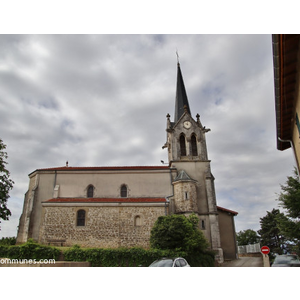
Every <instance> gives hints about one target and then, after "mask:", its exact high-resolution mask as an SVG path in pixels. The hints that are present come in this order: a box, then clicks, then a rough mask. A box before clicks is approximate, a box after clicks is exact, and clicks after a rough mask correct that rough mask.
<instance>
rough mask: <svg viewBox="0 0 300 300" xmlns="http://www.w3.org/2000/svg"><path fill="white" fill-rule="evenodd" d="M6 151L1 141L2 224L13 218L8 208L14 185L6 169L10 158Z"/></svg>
mask: <svg viewBox="0 0 300 300" xmlns="http://www.w3.org/2000/svg"><path fill="white" fill-rule="evenodd" d="M5 149H6V145H5V144H4V143H3V141H2V139H0V223H1V219H2V220H8V219H9V216H11V212H10V210H9V209H8V208H7V200H8V198H9V191H10V190H11V189H12V188H13V184H14V182H13V181H12V180H11V179H10V178H9V176H10V173H9V171H8V170H7V169H6V167H5V165H7V162H6V161H5V160H6V159H7V158H8V156H7V153H6V152H5V151H4V150H5ZM0 229H1V228H0Z"/></svg>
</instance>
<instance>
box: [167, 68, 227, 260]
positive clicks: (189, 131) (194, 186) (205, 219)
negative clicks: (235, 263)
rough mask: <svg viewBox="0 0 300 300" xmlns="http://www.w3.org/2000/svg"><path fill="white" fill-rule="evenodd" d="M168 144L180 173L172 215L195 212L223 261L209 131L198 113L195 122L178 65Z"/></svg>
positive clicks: (173, 165) (175, 181) (175, 183)
mask: <svg viewBox="0 0 300 300" xmlns="http://www.w3.org/2000/svg"><path fill="white" fill-rule="evenodd" d="M166 131H167V141H166V143H165V145H164V146H163V148H167V149H168V159H169V166H170V168H173V169H176V170H177V174H176V176H175V175H174V178H172V185H173V190H174V195H173V197H172V198H170V200H171V202H172V203H171V205H170V207H171V213H180V214H186V215H188V214H191V213H195V214H196V215H197V216H198V218H199V226H200V229H201V230H202V231H203V233H204V235H205V237H206V238H207V239H208V241H209V242H210V244H211V248H212V249H213V250H215V251H217V253H218V257H219V261H222V260H223V251H222V249H221V242H220V230H219V221H218V212H217V204H216V195H215V187H214V177H213V175H212V173H211V169H210V160H208V154H207V147H206V139H205V134H206V133H207V132H209V131H210V129H206V128H205V126H202V124H201V122H200V116H199V114H197V115H196V120H195V119H194V118H193V117H192V115H191V110H190V106H189V102H188V97H187V94H186V90H185V85H184V81H183V77H182V73H181V68H180V64H179V62H178V63H177V85H176V97H175V115H174V121H173V122H172V121H171V116H170V115H169V114H167V128H166Z"/></svg>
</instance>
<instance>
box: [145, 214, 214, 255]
mask: <svg viewBox="0 0 300 300" xmlns="http://www.w3.org/2000/svg"><path fill="white" fill-rule="evenodd" d="M198 222H199V220H198V218H197V216H196V215H195V214H192V215H190V216H189V217H186V216H184V215H170V216H161V217H158V219H157V220H156V222H155V224H154V226H153V228H152V230H151V236H150V244H151V247H152V248H157V249H170V250H175V249H178V250H179V249H180V250H183V251H188V252H190V253H191V252H194V251H205V250H206V249H207V248H208V246H209V244H208V242H207V240H206V238H205V237H204V235H203V233H202V232H201V231H200V229H199V228H198Z"/></svg>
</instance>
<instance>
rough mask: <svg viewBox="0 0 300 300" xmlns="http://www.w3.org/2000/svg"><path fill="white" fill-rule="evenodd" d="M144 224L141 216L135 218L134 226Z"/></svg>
mask: <svg viewBox="0 0 300 300" xmlns="http://www.w3.org/2000/svg"><path fill="white" fill-rule="evenodd" d="M141 225H142V220H141V217H140V216H136V217H135V218H134V226H141Z"/></svg>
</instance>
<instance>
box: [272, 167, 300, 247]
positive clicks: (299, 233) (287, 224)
mask: <svg viewBox="0 0 300 300" xmlns="http://www.w3.org/2000/svg"><path fill="white" fill-rule="evenodd" d="M281 189H282V192H281V193H280V194H279V197H278V199H277V200H278V201H279V202H280V206H282V207H283V208H284V209H285V211H286V216H285V217H284V218H281V219H279V220H278V221H279V229H280V231H281V232H282V233H283V234H284V235H285V236H286V237H287V238H288V239H289V240H290V242H291V243H292V244H294V245H296V251H297V252H298V253H300V182H299V177H298V173H297V169H296V168H295V169H294V177H292V176H288V180H287V181H286V184H285V185H281Z"/></svg>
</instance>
